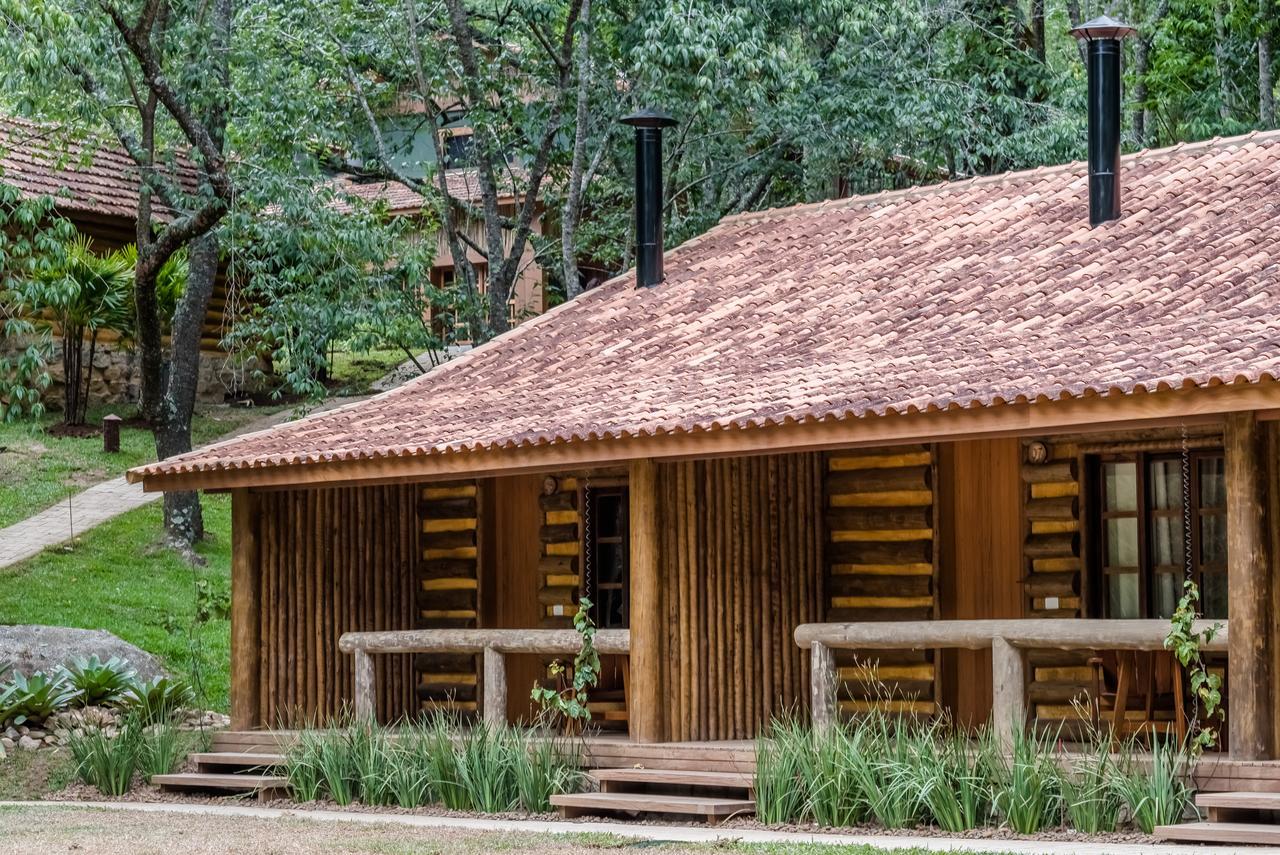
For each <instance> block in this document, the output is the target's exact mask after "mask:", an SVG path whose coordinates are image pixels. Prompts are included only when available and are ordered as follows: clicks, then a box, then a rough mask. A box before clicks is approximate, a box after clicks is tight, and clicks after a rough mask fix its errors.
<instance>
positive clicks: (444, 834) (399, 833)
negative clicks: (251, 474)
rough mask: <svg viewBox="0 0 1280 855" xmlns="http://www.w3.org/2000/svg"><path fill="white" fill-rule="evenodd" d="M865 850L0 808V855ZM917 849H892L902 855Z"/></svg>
mask: <svg viewBox="0 0 1280 855" xmlns="http://www.w3.org/2000/svg"><path fill="white" fill-rule="evenodd" d="M637 850H645V851H648V852H657V853H661V855H724V854H725V853H736V854H740V855H815V854H816V853H820V855H873V853H879V852H883V851H884V850H881V849H878V848H877V849H871V848H869V847H865V846H812V845H805V844H799V845H794V846H792V845H770V846H749V845H745V844H738V843H719V844H705V845H693V844H680V843H661V842H658V841H646V840H633V839H628V838H622V837H616V836H614V835H610V834H602V833H599V832H591V831H585V832H581V833H574V834H564V835H540V834H531V833H524V832H521V833H515V832H474V831H468V830H461V829H445V828H414V827H406V826H395V825H385V826H383V825H367V824H357V823H342V822H337V823H333V822H309V821H306V820H299V819H291V818H280V819H259V818H253V817H234V816H227V817H222V816H199V815H185V814H170V813H134V812H130V811H111V810H102V809H95V808H54V807H48V808H46V807H0V853H3V855H59V853H74V855H226V853H254V855H295V854H296V855H303V853H307V855H310V853H321V855H482V853H491V852H500V853H510V855H556V853H591V855H595V854H596V853H600V855H610V853H634V852H636V851H637ZM917 852H920V850H916V849H912V850H899V855H911V853H917Z"/></svg>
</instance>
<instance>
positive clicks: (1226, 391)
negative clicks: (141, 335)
mask: <svg viewBox="0 0 1280 855" xmlns="http://www.w3.org/2000/svg"><path fill="white" fill-rule="evenodd" d="M1276 407H1280V384H1277V383H1274V382H1260V383H1241V384H1228V385H1220V386H1213V387H1208V388H1192V389H1178V390H1166V391H1158V392H1150V393H1145V392H1143V393H1131V394H1126V395H1087V396H1085V397H1080V398H1067V399H1058V400H1049V399H1040V400H1037V401H1036V402H1034V403H1030V402H1027V403H1008V404H998V405H992V406H985V407H967V408H955V409H948V410H940V411H934V412H916V413H906V414H889V415H883V416H865V417H862V418H845V419H832V420H823V421H812V422H797V423H790V424H782V425H777V424H774V425H766V426H763V427H753V428H737V429H718V430H705V431H697V432H692V433H674V432H673V433H666V434H659V435H656V436H625V437H618V438H602V439H597V440H591V441H574V442H561V443H549V444H543V445H529V446H513V447H507V448H498V449H487V450H479V451H450V452H446V453H434V454H415V455H404V456H380V457H377V458H370V459H360V460H340V461H328V462H316V463H304V464H290V465H283V466H255V467H250V468H240V469H227V470H217V471H211V472H182V473H176V474H164V475H150V476H147V477H145V478H144V477H143V476H142V474H141V470H139V469H134V470H130V471H129V472H128V473H127V474H128V479H129V480H130V481H131V482H133V483H137V482H139V481H141V482H142V483H143V487H144V489H145V490H147V491H148V492H154V491H162V490H178V489H181V490H196V489H199V490H225V489H231V488H234V487H247V486H253V487H271V486H285V485H307V484H325V485H335V484H342V483H356V482H360V483H393V482H403V481H430V480H448V479H451V478H458V477H463V476H486V475H496V474H503V475H513V474H518V473H521V472H554V471H558V470H563V469H571V468H580V467H592V466H601V465H608V464H617V463H623V462H629V461H633V460H639V459H647V458H654V459H666V460H690V459H697V458H711V457H737V456H744V455H753V454H774V453H778V452H784V451H787V452H794V451H821V450H830V449H837V448H861V447H870V446H879V445H892V444H898V443H911V442H934V441H948V440H960V439H977V438H980V437H996V436H1044V435H1048V434H1053V433H1062V432H1068V431H1071V432H1081V433H1088V432H1092V433H1099V432H1106V431H1114V430H1118V429H1139V428H1151V427H1161V426H1167V425H1176V426H1181V425H1184V424H1185V425H1187V426H1188V427H1191V426H1195V425H1210V424H1220V423H1221V419H1222V416H1223V414H1225V413H1229V412H1240V411H1250V410H1271V409H1274V408H1276Z"/></svg>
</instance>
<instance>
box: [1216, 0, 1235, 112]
mask: <svg viewBox="0 0 1280 855" xmlns="http://www.w3.org/2000/svg"><path fill="white" fill-rule="evenodd" d="M1225 7H1226V4H1225V3H1224V2H1222V0H1218V2H1217V3H1214V4H1213V34H1214V35H1213V64H1214V65H1215V66H1216V67H1217V70H1218V118H1220V119H1222V120H1223V121H1224V122H1225V121H1227V120H1228V119H1230V118H1231V72H1230V70H1229V69H1228V67H1227V66H1228V60H1227V10H1226V8H1225Z"/></svg>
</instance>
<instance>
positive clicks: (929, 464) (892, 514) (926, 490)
mask: <svg viewBox="0 0 1280 855" xmlns="http://www.w3.org/2000/svg"><path fill="white" fill-rule="evenodd" d="M823 468H824V469H825V470H826V489H825V522H826V525H825V527H824V526H822V521H821V520H819V521H816V522H817V525H818V530H819V531H820V532H821V531H823V530H824V528H825V537H826V539H827V544H826V553H827V555H826V558H827V572H828V574H829V581H828V584H827V594H828V600H827V601H826V605H827V606H828V612H827V617H826V619H827V620H829V621H836V622H845V621H874V620H933V619H935V618H937V617H938V608H939V603H938V592H937V585H936V577H937V572H938V561H937V558H938V556H937V550H936V549H935V548H934V544H935V540H936V536H937V526H936V520H935V515H934V506H935V484H936V460H935V454H934V448H933V447H932V446H929V445H909V446H894V447H885V448H872V449H863V450H850V451H840V452H831V453H829V454H827V455H826V456H825V462H824V467H823ZM934 658H935V657H934V654H933V653H932V652H927V651H920V652H915V651H902V652H897V651H876V652H875V653H874V654H871V655H859V654H858V652H857V651H843V650H842V651H838V652H837V654H836V666H837V669H838V670H837V678H838V679H837V693H838V697H839V700H840V709H841V711H842V712H844V713H856V712H864V711H866V710H868V709H869V708H871V707H872V706H878V707H879V708H881V709H886V710H889V711H892V712H910V713H918V714H923V715H931V714H933V713H934V712H936V710H937V704H936V701H937V678H938V673H937V668H936V665H935V661H934Z"/></svg>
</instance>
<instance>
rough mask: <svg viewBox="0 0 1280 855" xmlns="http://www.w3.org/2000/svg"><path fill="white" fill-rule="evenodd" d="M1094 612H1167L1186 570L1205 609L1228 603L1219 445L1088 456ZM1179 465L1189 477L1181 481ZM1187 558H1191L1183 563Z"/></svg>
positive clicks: (1217, 610) (1212, 611) (1219, 612)
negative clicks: (1091, 488) (1092, 489)
mask: <svg viewBox="0 0 1280 855" xmlns="http://www.w3.org/2000/svg"><path fill="white" fill-rule="evenodd" d="M1092 463H1093V465H1092V467H1091V469H1090V471H1091V472H1093V473H1094V475H1095V477H1096V481H1095V484H1096V487H1095V490H1096V492H1095V494H1094V495H1095V496H1096V502H1095V504H1094V513H1093V523H1092V524H1093V525H1094V526H1095V527H1094V529H1093V531H1094V532H1095V533H1096V534H1095V535H1094V536H1095V538H1096V545H1095V547H1094V549H1093V553H1092V558H1091V560H1090V571H1091V574H1092V575H1091V578H1092V580H1093V581H1092V590H1093V591H1094V592H1095V593H1094V595H1093V608H1094V613H1095V614H1099V613H1100V614H1103V615H1105V616H1107V617H1114V618H1168V617H1170V616H1171V615H1172V614H1173V611H1174V609H1175V608H1177V604H1178V600H1179V599H1181V597H1182V586H1183V580H1184V579H1186V578H1187V576H1188V574H1190V577H1191V578H1192V579H1194V580H1195V581H1196V583H1197V584H1198V585H1199V586H1200V591H1201V602H1200V607H1201V610H1202V611H1203V613H1204V614H1205V616H1206V617H1209V618H1225V617H1226V609H1227V592H1226V581H1227V575H1226V567H1227V540H1226V534H1227V531H1226V529H1227V512H1226V467H1225V465H1224V461H1223V456H1222V452H1221V451H1194V452H1190V453H1189V454H1188V456H1187V458H1186V460H1185V461H1184V459H1183V455H1181V454H1146V453H1138V454H1133V455H1128V456H1124V457H1120V456H1109V457H1097V458H1093V459H1092ZM1184 472H1187V473H1189V474H1190V483H1189V484H1184V483H1183V482H1184ZM1188 564H1189V565H1190V566H1188Z"/></svg>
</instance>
